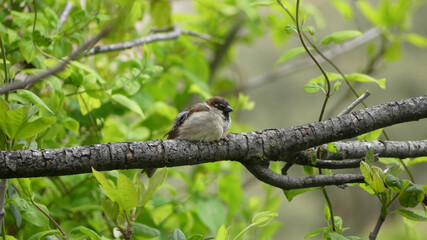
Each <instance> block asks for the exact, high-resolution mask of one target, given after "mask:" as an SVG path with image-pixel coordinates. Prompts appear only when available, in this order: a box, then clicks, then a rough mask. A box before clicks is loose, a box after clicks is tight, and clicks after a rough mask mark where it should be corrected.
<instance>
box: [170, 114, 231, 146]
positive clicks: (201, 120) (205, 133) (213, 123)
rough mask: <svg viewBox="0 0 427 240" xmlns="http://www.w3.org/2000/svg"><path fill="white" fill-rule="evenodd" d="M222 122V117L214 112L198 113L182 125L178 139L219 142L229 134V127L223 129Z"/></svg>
mask: <svg viewBox="0 0 427 240" xmlns="http://www.w3.org/2000/svg"><path fill="white" fill-rule="evenodd" d="M222 122H223V119H222V117H221V115H219V114H217V113H215V112H213V111H209V112H197V113H195V114H192V115H190V116H189V118H187V119H186V120H185V122H184V123H183V124H182V125H181V127H180V131H179V136H178V137H177V138H178V139H187V140H192V141H202V142H210V141H215V140H219V139H221V138H222V137H225V135H226V134H227V132H228V127H227V129H225V128H223V127H222V126H223V123H222ZM224 131H225V132H224Z"/></svg>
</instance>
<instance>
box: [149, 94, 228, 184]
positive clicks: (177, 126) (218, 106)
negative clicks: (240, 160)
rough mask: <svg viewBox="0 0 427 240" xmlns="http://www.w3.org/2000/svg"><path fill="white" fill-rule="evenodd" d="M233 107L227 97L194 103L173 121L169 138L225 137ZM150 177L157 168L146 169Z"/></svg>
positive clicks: (191, 139)
mask: <svg viewBox="0 0 427 240" xmlns="http://www.w3.org/2000/svg"><path fill="white" fill-rule="evenodd" d="M232 111H233V108H232V107H231V106H230V103H229V102H228V100H227V99H225V98H223V97H220V96H215V97H211V98H208V99H206V100H205V101H204V102H202V103H197V104H194V105H192V106H190V107H188V108H186V109H185V110H183V111H182V112H180V113H179V114H178V115H177V116H176V117H175V119H174V121H173V127H172V129H171V130H170V131H169V132H168V133H166V134H165V136H167V137H168V138H167V139H184V140H188V141H196V142H212V141H217V140H220V139H223V138H225V137H226V136H227V135H228V129H229V128H230V125H231V119H230V112H232ZM143 172H145V173H146V174H147V176H148V177H149V178H151V177H152V176H153V174H154V173H155V172H156V169H155V168H148V169H144V170H143Z"/></svg>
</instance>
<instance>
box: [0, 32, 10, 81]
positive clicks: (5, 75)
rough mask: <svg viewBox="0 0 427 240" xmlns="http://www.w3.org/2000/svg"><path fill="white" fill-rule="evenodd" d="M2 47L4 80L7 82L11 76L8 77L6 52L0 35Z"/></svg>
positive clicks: (0, 46) (0, 45)
mask: <svg viewBox="0 0 427 240" xmlns="http://www.w3.org/2000/svg"><path fill="white" fill-rule="evenodd" d="M0 48H1V55H2V58H3V67H4V82H3V84H6V83H7V82H8V81H9V79H8V78H9V77H8V72H7V64H6V52H5V50H4V46H3V40H2V39H1V36H0Z"/></svg>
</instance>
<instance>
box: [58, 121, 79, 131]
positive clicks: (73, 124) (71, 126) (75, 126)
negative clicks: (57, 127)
mask: <svg viewBox="0 0 427 240" xmlns="http://www.w3.org/2000/svg"><path fill="white" fill-rule="evenodd" d="M59 123H60V124H62V126H64V127H65V128H66V129H68V130H71V131H73V132H74V133H79V129H80V123H79V122H78V121H77V120H75V119H74V118H71V117H65V118H63V119H61V120H60V121H59Z"/></svg>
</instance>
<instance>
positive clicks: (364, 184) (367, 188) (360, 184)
mask: <svg viewBox="0 0 427 240" xmlns="http://www.w3.org/2000/svg"><path fill="white" fill-rule="evenodd" d="M358 186H359V187H360V188H362V189H363V190H365V191H366V192H367V193H369V194H371V195H375V192H374V190H372V188H371V187H370V186H369V185H368V184H366V183H359V184H358Z"/></svg>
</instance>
